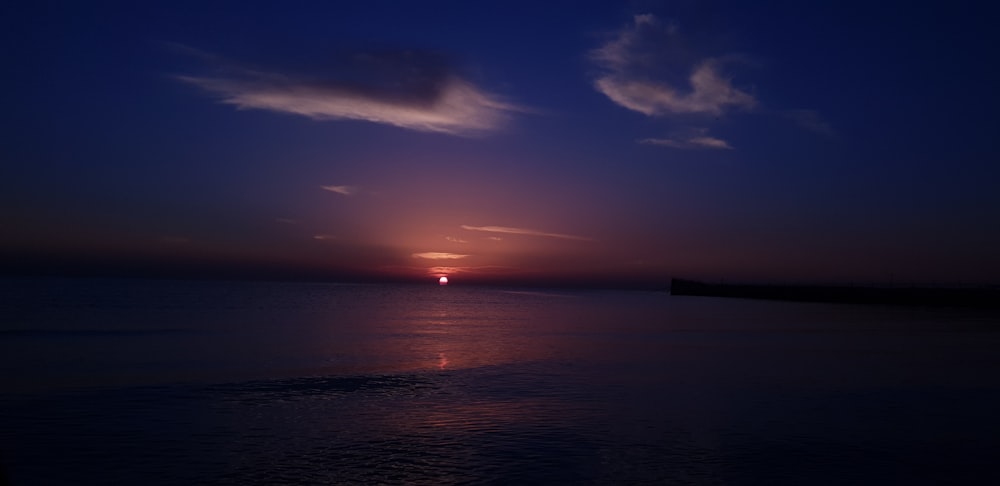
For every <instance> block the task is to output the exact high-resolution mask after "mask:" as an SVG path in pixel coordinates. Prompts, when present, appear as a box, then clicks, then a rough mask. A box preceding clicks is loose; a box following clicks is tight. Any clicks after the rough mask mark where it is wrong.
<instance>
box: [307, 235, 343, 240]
mask: <svg viewBox="0 0 1000 486" xmlns="http://www.w3.org/2000/svg"><path fill="white" fill-rule="evenodd" d="M313 239H314V240H319V241H332V240H336V239H338V237H337V236H336V235H315V236H313Z"/></svg>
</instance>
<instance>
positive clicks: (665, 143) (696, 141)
mask: <svg viewBox="0 0 1000 486" xmlns="http://www.w3.org/2000/svg"><path fill="white" fill-rule="evenodd" d="M706 132H707V131H706V130H704V129H699V130H693V131H691V132H689V133H687V134H685V135H675V136H672V137H667V138H644V139H641V140H639V143H641V144H646V145H658V146H661V147H670V148H675V149H682V150H706V149H708V150H732V149H733V146H732V145H729V142H727V141H725V140H723V139H721V138H717V137H713V136H710V135H708V134H707V133H706Z"/></svg>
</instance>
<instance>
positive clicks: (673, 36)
mask: <svg viewBox="0 0 1000 486" xmlns="http://www.w3.org/2000/svg"><path fill="white" fill-rule="evenodd" d="M677 37H678V33H677V27H676V25H673V24H668V25H663V24H662V23H661V22H660V21H659V19H657V18H656V17H655V16H654V15H652V14H645V15H636V16H635V18H634V24H633V25H631V26H629V27H628V28H626V29H624V30H622V31H621V32H619V33H618V35H617V36H616V37H615V38H614V39H612V40H610V41H609V42H607V43H606V44H604V45H603V46H601V47H599V48H597V49H595V50H593V51H591V53H590V58H591V60H593V61H594V63H596V64H597V65H598V66H599V67H600V68H601V69H602V71H603V72H602V74H601V75H600V76H598V77H597V79H596V80H595V81H594V87H595V88H596V89H597V90H598V91H600V92H601V93H603V94H604V95H605V96H607V97H608V98H609V99H611V101H613V102H615V103H617V104H618V105H620V106H622V107H624V108H628V109H630V110H633V111H637V112H639V113H643V114H645V115H648V116H664V115H670V114H703V115H715V116H718V115H721V114H723V113H724V112H725V111H726V110H728V109H735V108H740V109H751V108H753V107H754V106H756V104H757V100H756V99H755V98H754V97H753V95H751V94H749V93H747V92H745V91H742V90H740V89H738V88H736V87H734V86H733V85H732V81H731V80H730V79H729V78H727V77H725V76H724V75H723V74H722V67H723V64H724V59H722V58H712V57H709V58H705V59H702V60H700V61H699V62H697V63H695V64H694V66H693V67H690V66H687V65H685V66H677V67H672V66H668V67H672V68H673V69H672V71H674V72H676V71H678V70H679V71H681V72H686V71H687V70H688V69H690V74H689V75H688V76H687V79H686V80H684V81H682V82H681V83H677V82H673V83H671V82H668V81H666V80H664V79H655V78H656V77H657V76H656V75H657V74H662V73H660V72H658V71H657V69H662V68H663V67H664V66H663V65H664V64H667V65H669V64H674V63H676V64H680V62H678V60H676V59H668V57H671V56H667V55H664V54H660V52H661V51H668V52H669V49H664V44H667V45H668V46H669V45H670V43H674V44H677V43H678V39H677ZM673 57H678V58H680V57H684V56H673ZM660 77H666V76H665V75H662V76H660ZM685 82H686V84H687V85H686V86H684V85H683V84H684V83H685ZM677 84H681V86H676V85H677Z"/></svg>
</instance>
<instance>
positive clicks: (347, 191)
mask: <svg viewBox="0 0 1000 486" xmlns="http://www.w3.org/2000/svg"><path fill="white" fill-rule="evenodd" d="M319 187H320V188H322V189H323V190H325V191H330V192H335V193H337V194H342V195H344V196H353V195H355V194H357V193H358V192H359V191H360V190H361V189H360V188H359V187H357V186H333V185H331V186H319Z"/></svg>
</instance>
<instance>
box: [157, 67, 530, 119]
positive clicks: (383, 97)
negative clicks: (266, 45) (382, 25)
mask: <svg viewBox="0 0 1000 486" xmlns="http://www.w3.org/2000/svg"><path fill="white" fill-rule="evenodd" d="M200 57H201V58H202V59H203V60H206V61H208V62H212V63H213V64H214V66H215V67H216V69H217V70H218V71H219V72H218V73H217V74H214V75H184V76H176V78H177V79H178V80H180V81H182V82H185V83H188V84H192V85H194V86H197V87H199V88H201V89H203V90H205V91H207V92H209V93H212V94H214V95H216V96H218V97H219V98H220V100H221V101H222V102H223V103H226V104H230V105H234V106H236V107H238V108H241V109H260V110H268V111H274V112H279V113H288V114H295V115H301V116H305V117H309V118H312V119H314V120H364V121H369V122H374V123H382V124H387V125H393V126H397V127H401V128H406V129H410V130H418V131H425V132H439V133H447V134H455V135H464V134H471V133H482V132H489V131H494V130H497V129H500V128H501V127H502V126H503V125H504V124H505V123H506V122H507V121H508V120H509V118H510V116H511V114H512V113H514V112H519V111H526V110H524V109H523V108H521V107H518V106H516V105H514V104H512V103H510V102H507V101H505V100H503V99H502V98H501V97H499V96H497V95H495V94H492V93H490V92H488V91H486V90H484V89H482V88H480V87H478V86H476V85H475V84H473V83H472V82H470V81H469V80H467V79H465V78H463V77H462V76H460V75H459V74H458V73H457V72H456V70H455V69H454V68H453V66H451V65H450V64H449V63H448V62H446V60H445V59H444V57H443V56H440V55H437V54H434V53H430V52H421V51H415V50H402V49H401V50H395V51H391V50H387V51H381V52H348V53H342V54H341V55H339V56H334V57H333V58H332V59H330V60H328V61H327V62H325V63H324V65H323V66H318V67H319V68H321V69H323V70H325V73H324V74H323V75H309V74H300V73H291V72H285V71H283V70H279V69H257V68H255V69H247V68H244V67H241V66H238V65H236V64H235V63H232V62H228V61H223V60H221V59H219V58H218V57H217V56H212V55H207V54H203V55H202V56H200Z"/></svg>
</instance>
